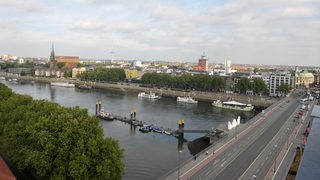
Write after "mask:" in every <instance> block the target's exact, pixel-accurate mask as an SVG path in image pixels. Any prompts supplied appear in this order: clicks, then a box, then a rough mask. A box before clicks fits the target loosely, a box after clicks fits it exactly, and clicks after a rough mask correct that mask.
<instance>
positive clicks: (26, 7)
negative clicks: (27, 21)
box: [0, 0, 47, 12]
mask: <svg viewBox="0 0 320 180" xmlns="http://www.w3.org/2000/svg"><path fill="white" fill-rule="evenodd" d="M0 7H2V8H3V7H7V8H10V9H13V10H16V11H21V12H44V11H45V9H47V8H46V6H45V4H44V3H43V2H42V1H40V0H28V1H25V0H14V1H7V0H0Z"/></svg>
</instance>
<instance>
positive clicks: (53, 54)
mask: <svg viewBox="0 0 320 180" xmlns="http://www.w3.org/2000/svg"><path fill="white" fill-rule="evenodd" d="M55 61H56V56H55V53H54V44H53V43H52V50H51V54H50V62H55Z"/></svg>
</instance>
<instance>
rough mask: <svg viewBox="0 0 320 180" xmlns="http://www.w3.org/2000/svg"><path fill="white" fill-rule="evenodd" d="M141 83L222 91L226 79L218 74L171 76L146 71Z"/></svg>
mask: <svg viewBox="0 0 320 180" xmlns="http://www.w3.org/2000/svg"><path fill="white" fill-rule="evenodd" d="M141 81H142V83H143V84H148V85H152V86H160V87H164V86H166V87H171V88H181V89H195V90H201V91H211V90H214V91H224V90H225V86H226V81H225V79H224V78H223V77H220V76H209V75H202V74H200V75H191V74H183V75H181V76H172V75H169V74H160V73H146V74H144V75H143V76H142V78H141Z"/></svg>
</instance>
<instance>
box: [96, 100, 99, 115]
mask: <svg viewBox="0 0 320 180" xmlns="http://www.w3.org/2000/svg"><path fill="white" fill-rule="evenodd" d="M98 103H99V102H98V101H97V102H96V115H98Z"/></svg>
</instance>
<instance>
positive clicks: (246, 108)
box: [212, 100, 254, 111]
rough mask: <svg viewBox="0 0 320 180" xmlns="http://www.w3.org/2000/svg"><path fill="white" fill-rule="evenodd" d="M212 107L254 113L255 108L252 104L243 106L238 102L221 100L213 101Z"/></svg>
mask: <svg viewBox="0 0 320 180" xmlns="http://www.w3.org/2000/svg"><path fill="white" fill-rule="evenodd" d="M212 106H215V107H220V108H225V109H233V110H240V111H252V110H253V108H254V106H252V105H251V104H243V103H240V102H237V101H224V102H222V101H220V100H216V101H213V103H212Z"/></svg>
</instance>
